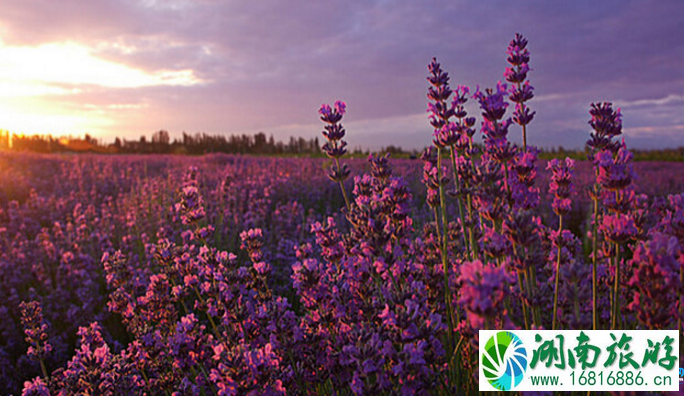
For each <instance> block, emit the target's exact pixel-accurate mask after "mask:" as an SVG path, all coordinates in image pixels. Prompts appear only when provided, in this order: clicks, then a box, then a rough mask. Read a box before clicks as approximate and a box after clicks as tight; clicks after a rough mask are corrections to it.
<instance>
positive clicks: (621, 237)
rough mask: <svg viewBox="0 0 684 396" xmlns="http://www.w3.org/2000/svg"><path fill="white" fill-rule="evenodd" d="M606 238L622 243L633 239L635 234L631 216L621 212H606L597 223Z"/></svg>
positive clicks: (635, 230)
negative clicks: (600, 221)
mask: <svg viewBox="0 0 684 396" xmlns="http://www.w3.org/2000/svg"><path fill="white" fill-rule="evenodd" d="M599 230H600V231H601V232H603V234H604V235H605V236H606V239H608V240H609V241H611V242H613V243H617V244H623V243H625V242H627V241H629V240H631V239H633V238H634V237H635V236H636V234H637V229H636V226H635V225H634V219H633V218H632V216H630V215H627V214H622V213H616V214H607V215H605V216H603V222H602V223H601V224H600V225H599Z"/></svg>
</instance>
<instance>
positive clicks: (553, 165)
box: [546, 158, 575, 216]
mask: <svg viewBox="0 0 684 396" xmlns="http://www.w3.org/2000/svg"><path fill="white" fill-rule="evenodd" d="M574 167H575V161H574V160H572V159H570V158H566V159H565V161H559V160H558V159H556V158H554V159H552V160H551V161H549V162H548V163H547V165H546V169H550V170H551V173H552V175H551V183H550V185H549V192H550V193H551V194H553V196H554V198H553V204H552V207H553V211H554V212H555V213H556V214H557V215H558V216H564V215H567V214H568V213H570V209H571V204H572V200H571V199H570V197H571V196H572V195H573V194H574V192H575V186H574V185H573V183H572V176H573V169H574Z"/></svg>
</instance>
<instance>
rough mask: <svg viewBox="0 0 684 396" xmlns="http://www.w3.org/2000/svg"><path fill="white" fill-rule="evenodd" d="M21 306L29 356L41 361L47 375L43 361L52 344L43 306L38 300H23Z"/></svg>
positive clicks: (22, 323)
mask: <svg viewBox="0 0 684 396" xmlns="http://www.w3.org/2000/svg"><path fill="white" fill-rule="evenodd" d="M20 307H21V325H22V326H23V327H24V334H25V335H26V338H25V339H26V342H27V343H28V344H29V348H28V352H27V353H28V356H29V357H30V358H32V359H34V360H36V361H39V362H40V364H41V368H42V369H43V374H44V375H45V376H46V377H47V373H46V372H45V367H44V366H43V364H44V363H43V362H44V360H45V358H47V357H48V355H50V352H52V345H51V344H50V342H49V341H48V333H47V330H48V325H47V323H45V321H44V320H43V308H42V307H41V305H40V303H39V302H38V301H30V302H22V303H21V305H20Z"/></svg>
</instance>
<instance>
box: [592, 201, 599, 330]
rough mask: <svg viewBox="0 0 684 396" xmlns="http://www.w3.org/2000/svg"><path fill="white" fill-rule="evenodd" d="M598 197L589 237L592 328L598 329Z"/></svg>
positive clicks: (595, 202)
mask: <svg viewBox="0 0 684 396" xmlns="http://www.w3.org/2000/svg"><path fill="white" fill-rule="evenodd" d="M598 210H599V206H598V199H597V198H594V224H593V227H592V232H591V237H592V262H591V296H592V302H593V307H592V311H593V312H592V317H593V323H594V330H597V329H598V313H597V311H598V310H597V305H598V296H597V293H596V284H597V283H598V279H597V274H596V260H597V255H598V252H597V245H598V235H597V232H598V230H597V224H598Z"/></svg>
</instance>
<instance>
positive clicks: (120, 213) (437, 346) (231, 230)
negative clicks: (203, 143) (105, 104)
mask: <svg viewBox="0 0 684 396" xmlns="http://www.w3.org/2000/svg"><path fill="white" fill-rule="evenodd" d="M526 44H527V41H526V40H525V39H524V38H523V37H522V36H520V35H516V36H515V39H514V40H513V41H511V43H510V45H509V48H508V55H509V57H508V62H509V64H510V65H511V67H508V68H506V71H505V72H504V77H505V79H506V80H507V82H508V83H509V84H510V85H509V84H506V83H501V82H500V83H499V84H498V85H497V86H496V88H490V89H484V90H480V89H479V88H478V89H477V90H476V91H475V92H470V90H469V89H468V88H467V87H463V86H458V87H456V88H455V89H453V90H452V89H451V88H450V87H449V76H448V74H447V73H446V72H445V71H443V70H442V69H441V66H440V64H439V63H438V62H437V60H436V59H433V61H432V62H431V63H430V64H429V66H428V71H429V75H428V78H427V80H428V82H429V84H430V87H429V89H428V95H427V96H428V99H429V103H428V111H429V122H430V124H431V125H432V127H433V128H434V135H433V139H434V140H433V142H434V145H433V146H431V147H429V148H427V149H426V150H425V151H424V152H423V154H422V155H421V158H420V159H419V160H418V159H415V160H410V159H392V158H389V157H388V156H386V155H373V156H370V157H369V158H368V159H348V158H347V156H346V154H347V151H346V145H347V143H346V141H345V139H346V131H345V129H344V127H343V126H342V123H341V122H342V119H343V117H344V115H345V114H346V104H345V103H344V102H341V101H337V102H335V103H334V104H333V105H332V106H330V105H327V104H324V105H322V106H321V107H320V109H319V117H320V119H321V121H322V122H323V129H324V131H323V136H324V137H325V140H326V141H325V143H324V145H323V146H322V147H321V149H322V151H323V152H324V153H325V154H326V155H327V156H328V158H326V159H323V158H282V157H253V156H243V155H224V154H213V155H205V156H196V157H189V156H164V155H132V156H126V155H95V154H92V155H86V154H83V155H41V154H30V153H19V152H0V291H1V292H2V297H3V298H1V299H0V318H2V321H0V336H1V337H0V393H4V394H7V393H15V394H18V392H22V393H21V394H22V395H27V396H28V395H43V396H44V395H50V394H51V395H75V394H79V395H169V396H170V395H197V394H202V395H212V394H213V395H220V396H225V395H231V396H232V395H286V394H289V395H352V394H355V395H366V394H375V395H414V394H419V395H427V394H437V395H453V394H471V393H475V392H477V390H478V376H477V374H478V364H479V363H478V362H479V360H478V359H479V354H478V347H479V346H478V331H479V330H483V329H486V330H516V329H582V330H587V329H610V330H619V329H630V330H631V329H670V330H679V332H680V351H679V352H680V358H681V355H682V354H681V347H682V346H684V342H682V340H681V334H682V320H683V319H684V312H683V311H684V309H683V308H684V300H683V297H682V295H683V293H682V288H683V285H684V163H681V162H677V163H670V162H667V163H666V162H657V161H650V162H635V161H634V160H633V155H632V153H631V152H630V150H629V148H628V147H627V145H626V144H625V141H624V140H621V135H622V115H621V113H620V110H619V109H614V108H613V105H612V104H611V103H609V102H600V103H592V104H591V105H590V107H589V115H588V117H587V118H589V119H590V121H589V126H590V127H591V132H590V133H588V134H587V138H588V141H587V145H586V152H587V158H586V159H585V160H581V161H575V160H573V159H570V158H555V159H550V160H546V161H543V160H540V159H539V158H538V155H539V152H538V150H537V149H536V148H535V147H534V145H533V142H529V145H528V139H527V126H528V124H530V122H531V121H532V120H533V118H534V112H531V111H530V108H529V107H528V106H529V103H528V101H529V100H530V99H531V98H532V97H533V96H534V94H533V88H532V87H531V86H530V85H529V81H527V80H526V76H527V72H528V71H529V67H528V65H527V61H529V53H528V52H527V50H526ZM452 95H453V96H452ZM470 99H473V100H475V101H477V102H478V104H479V106H480V109H481V111H482V112H481V116H482V117H481V118H482V119H481V121H480V123H479V127H476V123H477V122H476V119H475V117H469V116H468V114H467V112H466V110H465V103H466V102H467V101H468V100H470ZM513 104H514V105H513ZM509 106H511V107H515V109H514V111H513V112H512V115H511V116H510V117H508V118H507V117H505V115H506V111H507V107H509ZM509 129H510V130H511V131H513V130H515V131H516V133H517V132H518V131H521V132H522V144H520V145H517V144H513V143H511V141H509V139H508V134H509ZM478 131H479V132H480V133H481V136H480V135H477V132H478ZM476 135H477V138H476ZM670 341H673V340H670ZM658 345H660V344H658ZM618 347H619V348H621V352H620V353H621V355H620V364H621V365H622V364H623V363H625V362H624V361H623V360H625V359H627V358H629V356H631V355H629V354H627V353H626V352H627V351H628V343H627V345H625V344H623V343H622V339H621V340H620V342H618V341H616V343H615V344H614V345H613V346H612V348H618ZM609 348H610V347H609ZM654 348H655V350H656V351H657V350H658V349H657V348H658V347H654ZM667 349H668V347H667V344H664V345H663V350H666V351H667ZM613 350H614V349H613ZM561 352H562V351H561ZM622 352H625V355H624V356H623V354H622ZM676 352H677V351H671V350H670V351H669V352H666V353H668V354H670V355H671V356H672V361H671V362H670V363H671V364H672V365H673V367H674V365H675V360H676V357H674V354H676ZM549 356H551V357H549ZM578 356H579V355H578ZM612 356H613V357H616V356H617V353H615V354H614V355H612ZM651 356H653V355H651ZM657 357H658V356H657V353H656V354H655V358H657ZM554 358H555V355H554V354H550V355H547V356H545V357H544V358H543V359H545V360H546V361H545V363H546V364H547V367H548V366H549V365H550V364H551V363H552V360H553V359H554ZM584 358H585V359H586V356H585V357H584ZM655 358H653V359H655ZM663 359H665V358H663ZM663 359H661V360H659V361H658V364H660V365H661V366H663V367H665V366H664V363H662V361H663ZM581 363H582V364H584V363H585V361H583V362H581ZM627 363H629V362H627ZM627 363H625V364H627ZM646 363H648V361H647V360H646V359H645V358H644V363H643V364H644V365H645V364H646ZM573 364H574V362H573ZM680 366H683V365H682V363H681V362H680ZM621 368H622V367H621ZM495 374H496V375H492V374H490V377H488V381H489V382H490V383H491V384H492V385H493V386H497V385H495V383H499V382H498V380H499V379H501V378H502V377H503V375H504V374H505V373H504V374H501V376H499V377H498V378H495V377H496V376H497V375H499V373H495ZM511 386H514V385H510V386H509V387H508V388H507V389H510V387H511ZM497 387H498V388H499V389H504V388H503V386H501V387H499V386H497ZM575 393H577V394H580V393H579V392H575ZM582 394H584V392H582Z"/></svg>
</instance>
